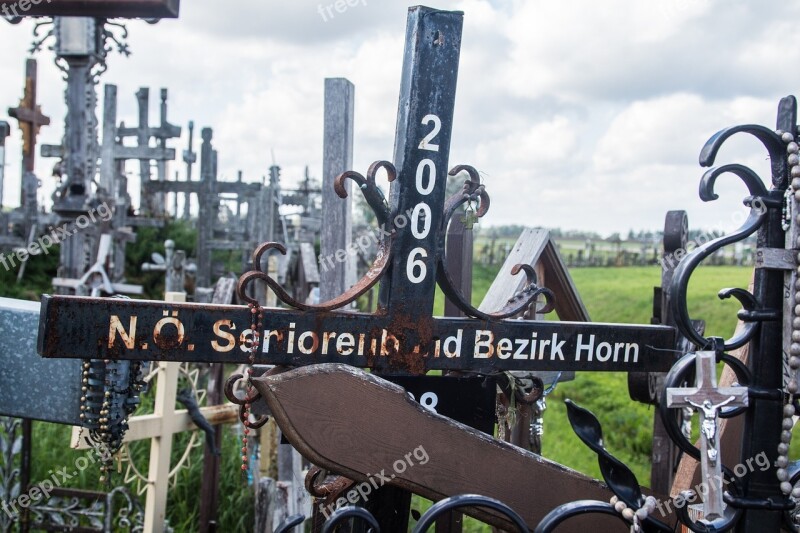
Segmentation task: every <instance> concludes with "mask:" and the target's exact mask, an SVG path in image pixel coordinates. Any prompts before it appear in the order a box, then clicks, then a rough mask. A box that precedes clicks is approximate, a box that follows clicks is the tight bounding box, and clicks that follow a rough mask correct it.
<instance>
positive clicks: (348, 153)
mask: <svg viewBox="0 0 800 533" xmlns="http://www.w3.org/2000/svg"><path fill="white" fill-rule="evenodd" d="M354 109H355V87H354V86H353V84H352V83H350V82H349V81H348V80H346V79H344V78H327V79H326V80H325V125H324V133H323V139H324V140H323V149H322V220H324V221H325V223H324V224H323V225H322V235H321V236H320V256H321V257H323V258H324V257H329V256H330V257H335V256H336V252H337V251H338V250H345V251H349V250H350V244H351V242H352V232H353V209H352V206H353V202H352V197H353V194H352V184H351V181H350V180H345V182H344V185H345V190H346V191H347V198H345V199H342V198H339V196H338V195H337V194H336V192H335V191H334V190H333V181H334V179H336V176H338V175H339V174H341V173H342V172H344V171H346V170H349V169H351V168H352V167H353V122H354ZM354 259H355V258H354V257H353V256H351V255H348V257H347V261H346V262H344V263H338V262H337V263H334V266H333V267H332V268H331V267H330V265H329V264H327V263H325V262H323V261H320V266H321V270H320V284H319V298H320V301H322V302H324V301H327V300H330V299H331V298H335V297H336V296H339V295H340V294H343V293H344V291H346V290H347V289H348V288H349V287H350V286H351V285H352V284H353V283H354V282H355V268H354V266H355V261H354Z"/></svg>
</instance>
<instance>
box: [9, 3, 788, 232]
mask: <svg viewBox="0 0 800 533" xmlns="http://www.w3.org/2000/svg"><path fill="white" fill-rule="evenodd" d="M329 4H332V1H331V0H299V1H295V2H288V3H287V2H280V3H279V2H277V0H236V1H233V2H226V3H224V4H222V3H220V2H218V1H215V0H193V1H192V2H184V5H183V6H182V14H181V18H180V19H178V20H169V21H162V22H161V23H159V24H157V25H154V26H150V25H147V24H144V23H143V22H139V21H135V22H130V23H129V24H128V27H129V30H130V34H131V37H130V43H131V48H132V50H133V53H134V55H133V56H132V57H131V58H127V59H126V58H121V57H118V56H112V57H111V58H110V60H109V71H108V72H107V73H106V74H105V75H104V77H103V80H102V81H103V82H104V83H115V84H117V85H118V86H119V117H120V119H121V120H125V121H126V123H128V124H135V123H136V120H137V119H136V117H137V111H136V100H135V97H134V94H135V92H136V90H137V89H138V88H139V87H140V86H148V87H150V88H151V122H156V121H157V116H158V114H157V100H158V99H157V94H158V93H157V91H158V89H159V88H160V87H167V88H169V101H170V111H169V118H170V121H171V122H173V123H176V124H179V125H181V126H184V137H183V138H182V139H181V140H179V141H177V142H174V143H173V146H174V147H176V148H177V149H178V152H179V153H180V151H181V150H183V148H184V147H185V144H186V133H187V132H186V131H185V126H186V124H187V122H188V121H189V120H194V121H195V124H196V126H197V130H198V134H197V135H196V138H197V137H199V129H200V128H201V127H205V126H210V127H213V128H214V130H215V147H216V148H217V149H218V150H219V156H220V173H221V174H222V175H223V176H224V177H226V178H228V179H233V178H234V176H235V175H236V171H237V170H240V169H241V170H243V171H244V175H245V179H246V180H257V179H260V177H261V176H262V175H264V174H265V173H266V172H267V169H268V167H269V165H270V164H271V163H272V155H271V153H272V150H274V152H275V156H276V158H277V162H278V164H279V165H281V166H282V167H283V168H284V171H283V177H284V182H285V183H286V184H287V185H290V184H292V183H294V182H295V181H297V180H299V179H300V178H301V177H302V171H303V167H304V166H305V165H306V164H308V165H310V167H311V173H312V175H315V176H319V175H320V174H321V152H322V104H323V102H322V99H323V79H324V78H325V77H327V76H331V77H338V76H342V77H347V78H349V79H350V80H351V81H353V83H354V84H355V86H356V124H355V164H354V166H355V169H356V170H360V171H362V172H363V171H365V170H366V168H367V166H368V165H369V164H370V163H371V162H372V161H374V160H376V159H389V158H391V156H392V151H393V142H394V132H395V126H396V123H395V121H396V112H397V95H398V89H399V81H400V68H401V62H402V55H403V37H404V30H405V11H406V9H407V7H408V6H409V5H412V4H413V3H412V2H405V1H401V0H387V1H384V0H381V1H380V2H378V0H366V1H363V2H361V3H358V4H355V5H353V6H351V7H348V8H347V9H346V10H345V11H344V12H343V13H338V12H337V13H336V14H335V16H334V17H327V19H328V20H327V21H325V20H324V18H323V17H322V16H321V15H320V13H319V10H320V6H322V9H323V10H326V9H327V6H328V5H329ZM444 4H445V5H442V6H441V7H443V8H448V9H459V10H463V11H464V12H465V26H464V35H463V43H462V57H461V62H460V70H459V87H458V92H457V100H456V112H455V120H454V126H453V128H454V129H453V144H452V154H451V164H453V165H454V164H457V163H468V164H473V165H476V166H477V167H478V168H479V170H481V171H482V172H483V173H484V175H485V176H486V182H487V187H488V190H489V192H490V194H491V196H492V198H493V200H494V202H493V207H492V210H491V212H490V214H489V215H488V217H487V221H486V223H487V224H492V223H517V224H528V225H549V226H562V227H566V228H584V229H592V230H596V231H600V232H605V233H610V232H614V231H619V232H627V230H628V229H629V228H639V227H642V228H657V227H660V226H661V224H662V223H663V217H664V214H665V213H666V211H667V210H669V209H675V208H682V207H683V208H687V209H689V211H690V216H691V219H690V220H691V222H692V225H693V226H696V225H700V224H706V223H707V224H712V223H714V221H715V219H718V218H720V217H726V216H729V212H730V211H731V210H735V209H740V207H739V200H740V198H741V196H743V191H742V187H741V185H739V184H737V183H735V180H732V179H731V180H727V179H726V180H725V181H724V182H723V183H721V184H720V193H721V199H720V201H719V202H715V204H719V206H717V205H712V206H702V205H701V203H700V202H699V200H698V199H697V183H698V180H699V178H700V176H701V175H702V172H703V170H702V169H701V168H700V167H699V166H697V155H698V154H699V151H700V149H701V148H702V145H703V143H704V142H705V140H706V139H707V138H708V137H709V136H710V135H712V134H713V133H714V132H715V131H717V130H719V129H721V128H723V127H726V126H729V125H734V124H738V123H745V122H754V123H761V124H766V125H768V126H771V125H773V123H774V120H775V109H776V106H777V102H778V98H780V97H781V96H784V95H786V94H789V93H791V92H792V91H793V90H795V89H796V88H797V87H800V70H798V69H796V68H792V65H796V64H798V62H800V46H798V45H800V36H798V34H797V32H794V31H792V26H791V23H790V22H786V21H792V20H796V19H797V16H798V15H800V5H795V4H794V3H791V2H781V1H780V0H764V2H760V3H759V4H757V5H756V4H754V3H752V2H744V1H742V0H735V1H729V2H723V1H722V0H696V1H695V0H655V1H653V2H637V1H635V0H610V1H609V2H602V3H598V2H590V1H588V0H566V1H563V2H542V1H531V0H459V1H457V2H446V3H444ZM221 6H224V7H221ZM31 27H32V25H31V23H30V22H25V23H23V24H21V25H19V26H10V25H6V26H2V27H0V46H2V47H3V50H4V51H5V52H6V53H5V54H4V55H3V57H2V58H0V74H2V75H3V79H4V80H6V83H4V84H3V86H2V87H0V102H3V103H4V105H8V106H10V105H15V104H16V102H17V101H18V100H19V97H20V96H21V92H22V83H21V80H22V67H23V65H24V61H23V59H24V56H25V50H26V48H27V46H28V42H29V41H30V37H31V36H30V30H31ZM39 61H40V69H39V70H40V80H41V81H40V102H41V104H42V107H43V109H44V111H45V112H46V113H47V114H49V115H50V116H51V117H52V118H53V123H52V125H51V126H49V127H46V128H43V129H42V134H41V136H40V142H47V143H58V142H60V139H61V135H62V133H61V132H62V131H63V116H64V115H65V109H64V104H63V87H64V85H63V81H62V80H61V73H60V72H59V71H58V70H57V69H56V68H55V67H54V66H53V64H52V56H51V53H50V52H44V53H40V54H39ZM14 80H17V82H14ZM11 122H12V127H14V131H13V134H12V138H11V139H9V143H8V145H9V146H8V154H9V156H8V157H9V158H8V166H7V178H6V186H5V193H6V194H5V197H6V199H7V200H8V203H12V204H13V203H15V202H16V199H17V198H18V196H19V184H18V176H19V161H18V158H17V155H16V154H18V153H19V132H18V131H17V130H16V127H15V124H14V121H11ZM197 148H199V143H198V145H197V146H196V149H197ZM723 161H724V162H728V161H738V162H745V163H746V164H752V165H754V167H756V170H758V171H760V172H766V170H767V167H766V163H765V162H764V160H763V150H762V149H761V148H760V147H759V146H758V144H757V143H754V142H753V141H751V140H747V139H741V140H739V139H737V140H736V141H735V142H732V143H731V144H730V146H726V147H725V149H724V150H723V152H722V153H721V154H720V162H723ZM51 164H52V162H51V161H43V160H39V166H38V171H39V174H40V176H42V177H43V181H45V183H46V185H47V189H46V190H47V191H48V192H47V194H49V190H52V180H51V179H49V178H47V177H46V176H47V175H48V173H49V167H50V166H51ZM132 167H133V165H132ZM175 169H179V170H181V172H182V170H183V164H182V163H178V164H175V165H173V168H172V170H173V171H174V170H175ZM44 195H46V194H43V196H44Z"/></svg>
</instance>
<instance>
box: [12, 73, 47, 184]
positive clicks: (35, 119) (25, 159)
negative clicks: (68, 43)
mask: <svg viewBox="0 0 800 533" xmlns="http://www.w3.org/2000/svg"><path fill="white" fill-rule="evenodd" d="M36 81H37V76H36V60H35V59H28V60H27V61H26V62H25V93H24V95H23V96H22V100H20V101H19V106H17V107H10V108H8V114H9V116H11V117H14V118H15V119H17V120H18V121H19V127H20V129H21V130H22V141H23V145H22V164H23V167H24V172H33V166H34V165H33V163H34V159H35V154H36V136H37V135H38V134H39V128H41V127H42V126H47V125H49V124H50V117H48V116H45V115H43V114H42V109H41V107H40V106H39V105H37V103H36Z"/></svg>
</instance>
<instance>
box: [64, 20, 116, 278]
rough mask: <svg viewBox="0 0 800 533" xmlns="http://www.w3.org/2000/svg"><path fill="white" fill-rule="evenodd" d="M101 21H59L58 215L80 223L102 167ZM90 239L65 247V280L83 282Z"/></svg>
mask: <svg viewBox="0 0 800 533" xmlns="http://www.w3.org/2000/svg"><path fill="white" fill-rule="evenodd" d="M97 31H98V23H97V20H95V19H93V18H88V17H61V18H56V19H55V32H56V54H57V55H58V57H59V58H62V59H64V60H65V61H66V63H67V66H68V70H67V92H66V100H67V118H66V121H65V123H64V147H65V159H66V161H65V166H66V173H67V181H66V184H65V186H64V187H63V189H62V193H61V197H60V198H59V199H58V200H57V201H56V202H55V204H54V205H53V211H55V212H56V213H58V214H59V215H60V216H61V218H62V219H63V220H67V221H69V220H74V219H75V217H77V216H78V215H79V214H80V213H83V212H85V211H86V209H87V206H86V204H87V201H88V197H89V194H90V193H91V182H92V180H93V179H94V171H95V168H96V162H97V153H96V150H97V146H96V145H97V140H96V136H97V132H96V131H95V130H96V119H95V118H94V112H95V105H96V100H97V98H96V94H95V87H94V83H95V82H94V78H93V76H92V74H91V71H92V68H93V67H94V66H95V65H96V64H97V62H98V60H99V58H101V57H102V54H104V51H103V50H101V49H99V48H98V46H97V44H98V42H99V40H98V39H97ZM85 240H86V235H85V234H84V233H82V232H78V233H76V234H74V235H73V236H72V237H70V239H68V240H66V241H65V242H63V243H61V267H60V268H61V272H60V273H61V275H62V276H63V277H66V278H75V279H77V278H80V277H81V276H82V275H83V272H84V269H85V268H86V266H88V265H87V261H86V254H85V250H84V247H85Z"/></svg>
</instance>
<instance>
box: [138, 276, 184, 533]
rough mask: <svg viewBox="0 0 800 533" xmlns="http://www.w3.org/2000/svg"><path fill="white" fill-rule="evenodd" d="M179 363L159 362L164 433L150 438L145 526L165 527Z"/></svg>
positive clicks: (175, 297)
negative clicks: (171, 429)
mask: <svg viewBox="0 0 800 533" xmlns="http://www.w3.org/2000/svg"><path fill="white" fill-rule="evenodd" d="M165 300H166V301H168V302H180V301H183V302H185V301H186V295H185V294H182V293H177V292H171V293H168V294H167V295H166V298H165ZM179 370H180V363H164V362H162V363H159V368H158V377H157V378H156V380H157V381H156V404H155V409H154V411H153V414H154V415H155V416H157V417H160V418H161V435H158V436H156V437H153V438H152V440H151V441H150V442H151V444H150V465H149V466H150V469H149V473H148V476H147V477H148V485H147V496H146V497H145V514H144V530H145V531H163V530H164V520H165V518H166V512H167V489H168V488H169V465H170V457H171V455H172V433H171V431H170V428H171V427H172V426H173V425H174V422H175V396H176V394H177V392H178V372H179Z"/></svg>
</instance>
